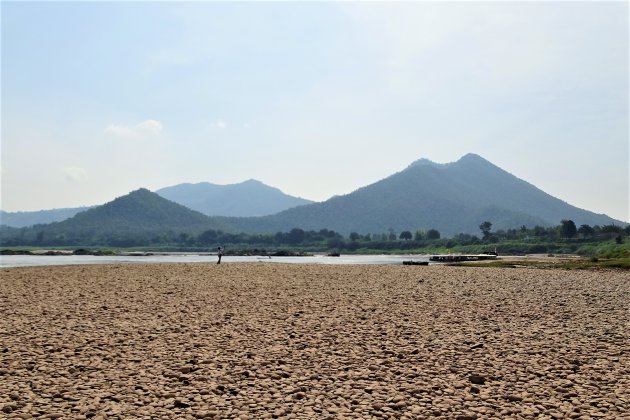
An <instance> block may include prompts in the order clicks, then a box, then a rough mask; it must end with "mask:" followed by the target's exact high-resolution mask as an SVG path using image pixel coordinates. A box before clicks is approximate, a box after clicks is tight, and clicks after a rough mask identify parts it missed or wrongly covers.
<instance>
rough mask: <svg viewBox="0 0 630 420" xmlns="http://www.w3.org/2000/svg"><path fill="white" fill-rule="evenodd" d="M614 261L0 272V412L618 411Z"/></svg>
mask: <svg viewBox="0 0 630 420" xmlns="http://www.w3.org/2000/svg"><path fill="white" fill-rule="evenodd" d="M629 296H630V282H629V281H628V279H627V273H625V272H616V271H561V270H537V269H494V268H462V267H443V266H429V267H415V266H376V265H370V266H325V265H283V264H274V265H272V264H256V263H251V264H224V265H220V266H217V265H214V264H169V265H167V264H155V265H117V266H115V265H112V266H65V267H37V268H36V267H32V268H16V269H5V270H2V271H0V410H1V411H0V417H7V418H12V417H15V418H29V415H30V416H34V417H38V416H41V415H47V416H48V417H53V418H55V417H56V418H87V417H92V418H98V417H101V418H106V417H116V416H119V417H120V418H142V417H144V418H169V419H170V418H195V417H196V418H215V417H216V418H237V417H239V418H241V419H245V418H251V419H254V418H262V417H282V418H286V417H292V418H372V417H375V418H426V417H433V416H445V417H449V418H457V417H458V416H461V418H475V417H478V418H486V417H497V418H499V417H500V418H505V417H510V416H512V417H531V416H534V415H542V416H546V417H556V418H562V417H567V418H579V417H581V416H585V418H586V417H604V418H624V417H626V418H628V416H630V413H629V412H628V411H627V410H628V408H629V407H630V395H629V394H630V391H629V390H630V379H629V378H630V363H629V358H628V355H629V352H630V341H629V339H628V331H629V329H628V328H629V327H630V309H629V305H630V298H629Z"/></svg>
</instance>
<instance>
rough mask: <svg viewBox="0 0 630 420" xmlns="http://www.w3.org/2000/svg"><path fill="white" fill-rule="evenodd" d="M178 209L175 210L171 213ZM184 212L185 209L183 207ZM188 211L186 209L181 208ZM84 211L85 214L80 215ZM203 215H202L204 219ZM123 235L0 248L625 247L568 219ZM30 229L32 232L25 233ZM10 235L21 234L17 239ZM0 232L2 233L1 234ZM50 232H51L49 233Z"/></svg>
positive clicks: (597, 251)
mask: <svg viewBox="0 0 630 420" xmlns="http://www.w3.org/2000/svg"><path fill="white" fill-rule="evenodd" d="M176 210H180V209H176ZM186 210H187V209H186ZM187 211H189V210H187ZM86 213H88V212H86ZM204 217H205V216H204ZM125 227H126V229H127V231H126V232H121V231H118V230H114V231H109V232H108V231H107V230H106V228H107V227H106V226H103V227H101V229H99V230H96V229H95V230H88V231H85V232H87V234H86V235H85V236H81V234H80V232H78V233H76V235H72V234H71V233H70V232H67V231H66V232H64V235H56V236H55V235H53V234H51V233H50V232H51V230H45V231H40V232H37V231H36V230H34V231H30V232H29V229H16V230H11V231H12V235H7V234H6V233H2V245H3V246H4V247H16V246H25V245H26V246H34V247H78V246H80V247H93V248H94V247H110V248H111V247H113V248H137V249H138V248H142V249H155V250H164V251H166V250H171V251H176V250H197V251H199V250H212V249H215V248H216V247H217V246H227V247H228V251H231V252H237V253H241V252H242V253H264V252H269V251H270V250H276V251H277V250H294V251H319V252H331V251H337V252H341V253H362V254H370V253H424V254H429V253H481V252H487V251H494V250H496V251H497V252H498V253H499V254H502V255H519V254H540V253H543V254H549V253H553V254H579V255H589V256H590V255H592V256H602V257H604V258H606V257H615V256H617V257H618V256H622V257H623V256H624V255H625V254H624V252H626V250H628V249H630V226H628V227H625V228H623V227H621V226H616V225H604V226H598V225H595V226H590V225H585V224H584V225H581V226H580V227H579V228H578V227H576V226H575V224H574V223H573V222H572V221H570V220H563V221H562V222H561V223H560V224H559V225H557V226H555V227H541V226H535V227H533V228H527V227H525V226H522V227H521V228H519V229H507V230H503V229H501V230H498V231H496V232H494V231H492V223H491V222H489V221H485V222H483V223H482V224H481V225H479V231H480V235H471V234H457V235H454V236H452V237H450V238H443V237H442V236H441V234H440V232H439V231H438V230H436V229H429V230H426V231H425V230H416V231H415V232H411V231H409V230H406V231H402V232H395V231H393V230H389V231H387V232H382V233H372V234H359V233H357V232H351V233H350V234H349V235H347V236H344V235H341V234H339V233H338V232H335V231H333V230H329V229H321V230H319V231H305V230H302V229H299V228H294V229H291V230H290V231H288V232H277V233H275V234H251V233H249V234H248V233H232V232H227V231H224V230H222V229H205V230H203V231H200V232H198V233H195V232H194V231H192V230H190V231H186V230H182V231H175V230H172V229H168V230H163V231H152V230H142V229H141V226H130V225H125ZM31 230H32V229H31ZM16 231H27V232H28V233H29V235H28V236H27V235H19V232H18V233H17V234H16ZM2 232H4V230H3V231H2ZM52 232H55V231H54V230H52Z"/></svg>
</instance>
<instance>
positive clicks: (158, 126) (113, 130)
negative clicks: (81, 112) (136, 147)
mask: <svg viewBox="0 0 630 420" xmlns="http://www.w3.org/2000/svg"><path fill="white" fill-rule="evenodd" d="M105 133H107V134H111V135H113V136H116V137H120V138H125V139H143V138H147V137H155V136H159V135H160V134H161V133H162V123H161V122H159V121H157V120H146V121H142V122H141V123H139V124H137V125H135V126H131V127H130V126H126V125H118V124H110V125H108V126H107V128H105Z"/></svg>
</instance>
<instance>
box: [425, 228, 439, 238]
mask: <svg viewBox="0 0 630 420" xmlns="http://www.w3.org/2000/svg"><path fill="white" fill-rule="evenodd" d="M427 239H440V232H438V231H437V230H435V229H429V230H428V231H427Z"/></svg>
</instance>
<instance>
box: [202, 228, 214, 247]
mask: <svg viewBox="0 0 630 420" xmlns="http://www.w3.org/2000/svg"><path fill="white" fill-rule="evenodd" d="M217 237H218V232H217V231H216V230H214V229H208V230H206V231H205V232H203V233H202V234H201V235H199V236H198V238H197V241H198V242H199V243H200V244H201V245H210V244H214V243H215V241H216V239H217Z"/></svg>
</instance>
